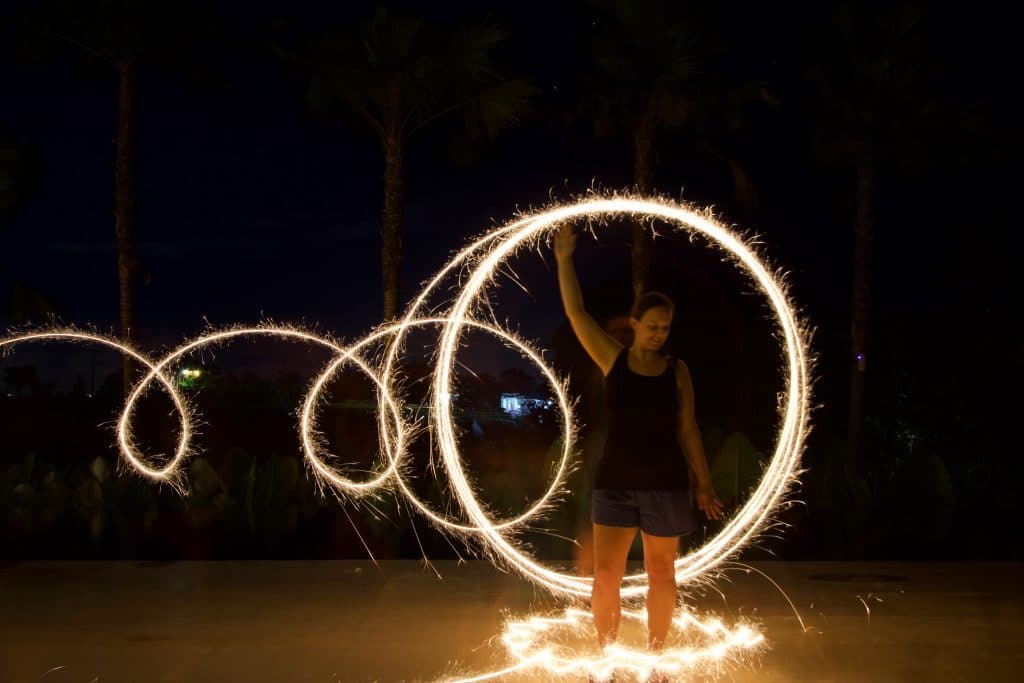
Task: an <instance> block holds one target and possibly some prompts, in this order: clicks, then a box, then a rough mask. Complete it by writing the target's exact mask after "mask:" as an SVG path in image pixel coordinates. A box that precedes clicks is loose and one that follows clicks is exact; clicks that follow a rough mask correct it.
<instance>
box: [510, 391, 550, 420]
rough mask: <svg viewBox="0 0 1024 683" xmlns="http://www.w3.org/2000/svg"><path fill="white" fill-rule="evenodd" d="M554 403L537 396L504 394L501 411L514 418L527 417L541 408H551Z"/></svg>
mask: <svg viewBox="0 0 1024 683" xmlns="http://www.w3.org/2000/svg"><path fill="white" fill-rule="evenodd" d="M552 403H553V402H552V401H550V400H548V399H545V398H538V397H536V396H523V395H522V394H502V395H501V409H502V410H503V411H504V412H505V413H506V414H508V415H511V416H513V417H516V416H519V415H527V414H529V413H532V412H533V411H535V410H540V409H541V408H550V407H551V406H552Z"/></svg>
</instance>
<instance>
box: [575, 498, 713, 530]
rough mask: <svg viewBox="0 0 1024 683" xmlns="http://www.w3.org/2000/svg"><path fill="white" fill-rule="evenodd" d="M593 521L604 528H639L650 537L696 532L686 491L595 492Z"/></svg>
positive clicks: (695, 522)
mask: <svg viewBox="0 0 1024 683" xmlns="http://www.w3.org/2000/svg"><path fill="white" fill-rule="evenodd" d="M590 521H592V522H593V523H594V524H601V525H604V526H621V527H634V528H635V527H640V529H641V530H643V531H644V532H645V533H648V534H650V535H651V536H687V535H689V534H692V533H693V532H694V531H696V530H697V520H696V518H695V517H694V514H693V503H692V501H691V499H690V492H689V490H687V489H678V490H652V491H646V490H638V489H625V490H621V491H620V490H617V489H594V492H593V495H592V496H591V498H590Z"/></svg>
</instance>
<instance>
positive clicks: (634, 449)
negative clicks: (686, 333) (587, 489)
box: [594, 349, 690, 490]
mask: <svg viewBox="0 0 1024 683" xmlns="http://www.w3.org/2000/svg"><path fill="white" fill-rule="evenodd" d="M605 387H606V392H605V393H606V396H607V402H608V437H607V439H606V440H605V444H604V454H603V455H602V456H601V460H600V461H599V462H598V464H597V472H596V473H595V476H594V488H595V489H620V490H621V489H645V490H651V489H670V490H677V489H686V488H689V485H690V475H689V465H688V464H687V462H686V458H685V457H684V456H683V450H682V448H681V447H680V446H679V441H678V440H677V437H676V434H677V432H678V426H679V391H678V389H677V386H676V373H675V362H674V361H673V360H671V359H669V361H668V367H667V368H665V372H663V373H661V374H660V375H657V376H653V377H652V376H647V375H639V374H637V373H635V372H633V371H632V370H630V369H629V349H623V350H622V353H620V354H619V357H618V358H616V359H615V364H614V365H613V366H612V369H611V372H609V373H608V376H607V377H606V378H605Z"/></svg>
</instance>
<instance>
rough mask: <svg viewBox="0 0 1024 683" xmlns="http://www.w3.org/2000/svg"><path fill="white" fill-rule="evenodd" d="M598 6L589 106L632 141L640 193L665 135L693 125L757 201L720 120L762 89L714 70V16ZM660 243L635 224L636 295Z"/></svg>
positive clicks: (602, 124) (669, 6) (598, 123)
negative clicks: (724, 140) (720, 137)
mask: <svg viewBox="0 0 1024 683" xmlns="http://www.w3.org/2000/svg"><path fill="white" fill-rule="evenodd" d="M590 4H591V5H592V6H593V7H594V9H595V10H597V11H598V12H599V13H600V14H601V15H602V19H601V20H599V26H598V30H597V31H596V32H595V34H594V38H593V41H592V46H591V47H592V59H593V72H592V73H591V74H590V75H589V77H588V81H589V82H590V83H589V87H588V91H589V93H590V94H589V95H588V96H587V97H585V98H584V106H585V107H586V108H587V110H588V111H587V113H588V115H589V116H591V117H592V118H593V123H594V128H595V131H596V132H597V133H598V134H608V133H615V134H618V135H621V136H624V137H626V138H627V139H628V140H629V143H630V145H631V147H632V150H633V184H634V187H635V189H636V191H637V192H640V193H643V192H647V191H649V190H650V189H652V186H653V180H654V171H655V166H656V161H657V153H656V149H657V146H658V144H659V142H662V141H663V140H664V138H665V134H666V133H669V132H672V131H680V130H684V129H685V130H689V131H690V132H692V133H693V134H694V138H695V142H696V145H697V147H698V148H699V150H700V151H701V152H704V153H707V154H709V155H710V156H711V157H712V158H713V159H714V160H715V161H716V162H720V163H725V164H727V165H728V166H729V168H730V171H731V173H732V175H733V179H734V189H735V191H736V192H737V194H738V195H739V196H740V197H741V201H743V202H744V203H746V202H747V201H749V196H750V183H749V179H748V178H747V176H746V173H745V172H744V170H743V167H742V166H741V165H740V164H739V162H738V161H737V160H736V159H735V158H734V157H733V156H731V155H729V154H727V153H726V152H725V151H724V145H722V144H719V143H718V142H717V140H716V136H717V132H718V131H719V130H720V126H719V124H718V123H715V122H720V121H723V120H732V121H734V120H736V117H737V114H738V112H739V111H740V110H741V108H742V107H745V106H746V104H747V103H748V101H749V99H751V95H754V96H757V90H756V89H752V88H751V84H745V83H740V82H737V83H730V82H728V80H727V79H725V78H723V77H722V76H721V75H720V74H721V72H720V71H717V70H716V69H711V68H709V66H710V64H711V62H712V61H714V60H716V59H717V58H718V57H719V56H720V54H721V49H720V48H719V46H718V45H717V39H715V38H713V37H712V35H711V33H710V31H709V30H708V27H707V23H706V21H704V20H703V19H701V18H698V17H696V16H695V15H693V14H692V13H687V12H686V11H685V10H683V9H681V7H680V5H679V4H678V3H673V2H667V1H662V2H645V3H636V2H631V1H630V0H593V1H592V2H591V3H590ZM652 247H653V245H652V240H651V233H650V230H649V229H648V228H647V227H646V226H645V225H643V224H642V223H634V224H633V230H632V272H633V289H634V293H635V294H636V295H639V294H641V293H642V292H643V291H644V290H646V289H647V283H648V279H649V275H650V268H651V257H652V251H653V250H652Z"/></svg>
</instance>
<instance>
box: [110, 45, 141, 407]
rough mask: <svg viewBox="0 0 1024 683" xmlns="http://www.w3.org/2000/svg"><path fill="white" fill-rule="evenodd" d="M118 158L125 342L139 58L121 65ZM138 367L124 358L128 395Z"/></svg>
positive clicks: (125, 335)
mask: <svg viewBox="0 0 1024 683" xmlns="http://www.w3.org/2000/svg"><path fill="white" fill-rule="evenodd" d="M117 73H118V80H119V83H118V86H119V88H118V98H117V158H116V162H115V166H114V213H115V222H114V227H115V232H116V234H117V276H118V283H119V293H120V311H121V340H122V341H123V342H124V343H125V344H130V343H131V341H132V339H133V338H134V337H135V282H134V280H135V270H136V261H135V188H134V180H133V178H132V156H133V150H134V124H135V74H136V60H135V55H133V54H127V55H125V56H124V57H123V58H122V59H121V60H119V61H118V62H117ZM134 368H135V365H134V363H133V362H132V361H131V359H130V358H129V357H128V356H125V357H124V362H123V365H122V369H123V372H124V378H123V379H124V392H125V395H126V396H127V395H128V392H129V391H130V389H131V386H132V380H133V378H134Z"/></svg>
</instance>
